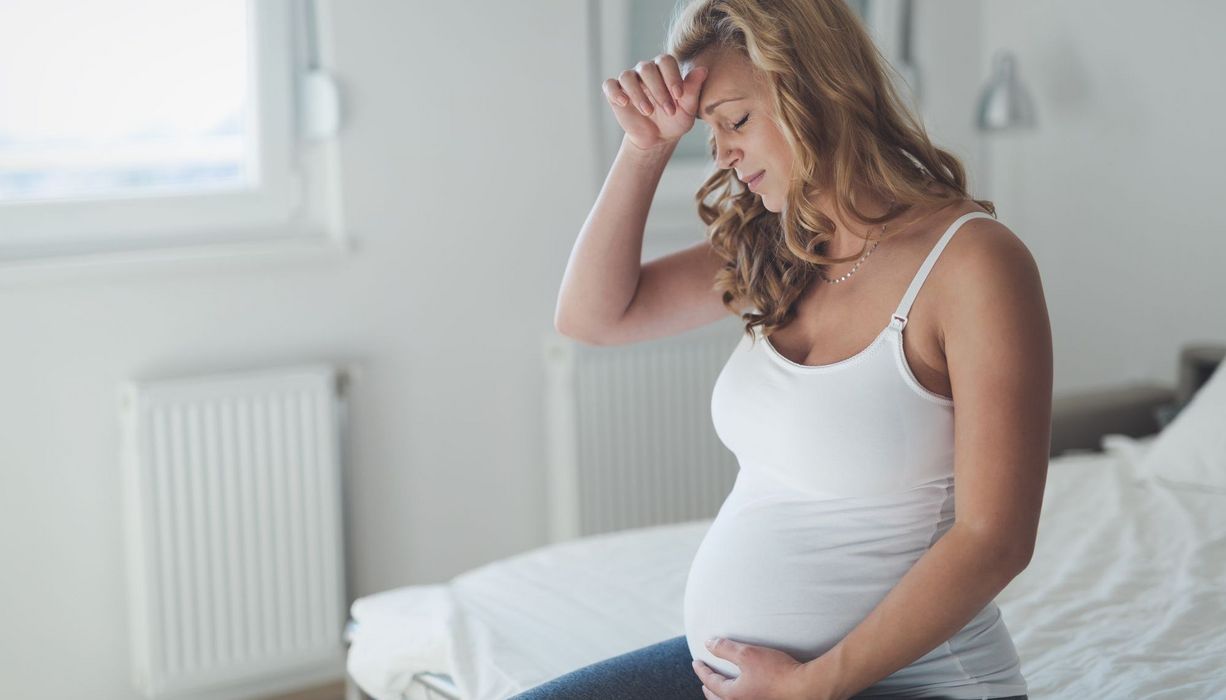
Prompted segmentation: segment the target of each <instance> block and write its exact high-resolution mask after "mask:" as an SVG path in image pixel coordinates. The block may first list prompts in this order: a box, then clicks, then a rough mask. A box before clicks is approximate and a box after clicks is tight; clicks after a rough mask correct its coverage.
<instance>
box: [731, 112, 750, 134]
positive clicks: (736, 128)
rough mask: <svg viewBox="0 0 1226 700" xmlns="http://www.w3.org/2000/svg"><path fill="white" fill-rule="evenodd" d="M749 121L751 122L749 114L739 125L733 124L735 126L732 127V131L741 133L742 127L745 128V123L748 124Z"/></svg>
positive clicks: (742, 118)
mask: <svg viewBox="0 0 1226 700" xmlns="http://www.w3.org/2000/svg"><path fill="white" fill-rule="evenodd" d="M747 121H749V115H748V114H746V115H745V116H744V117H741V121H739V122H737V123H735V124H733V125H732V130H733V131H740V130H741V127H742V126H745V122H747Z"/></svg>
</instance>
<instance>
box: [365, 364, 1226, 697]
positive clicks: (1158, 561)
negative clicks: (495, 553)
mask: <svg viewBox="0 0 1226 700" xmlns="http://www.w3.org/2000/svg"><path fill="white" fill-rule="evenodd" d="M1219 359H1220V358H1219ZM1206 374H1207V373H1206ZM1201 383H1203V387H1202V386H1200V384H1201ZM1184 390H1185V392H1186V394H1187V395H1185V396H1184V398H1183V399H1182V400H1181V401H1180V402H1179V404H1178V408H1180V409H1182V410H1181V411H1179V413H1178V414H1177V415H1175V416H1174V419H1173V420H1172V421H1171V422H1170V424H1169V425H1166V426H1165V427H1163V428H1162V430H1161V431H1160V432H1158V433H1155V434H1151V435H1145V436H1130V435H1126V434H1122V433H1107V434H1105V435H1102V436H1099V437H1100V444H1099V446H1100V447H1101V448H1102V451H1101V452H1082V451H1073V452H1068V453H1065V454H1062V455H1060V456H1056V457H1053V458H1052V459H1051V462H1050V467H1049V470H1048V480H1047V487H1046V491H1045V496H1044V502H1043V511H1042V516H1041V520H1040V525H1039V531H1038V538H1037V541H1036V545H1035V551H1034V556H1033V558H1032V560H1031V563H1030V565H1029V567H1028V568H1027V569H1026V570H1025V571H1023V572H1022V573H1021V574H1020V575H1019V576H1017V577H1016V578H1015V579H1014V580H1013V581H1012V582H1011V583H1010V584H1009V585H1008V587H1007V588H1005V589H1004V590H1003V591H1002V592H1001V593H1000V594H999V595H998V596H997V598H996V602H997V604H998V605H999V607H1000V609H1001V612H1002V614H1003V615H1004V617H1005V620H1006V623H1007V624H1008V625H1009V629H1010V632H1011V633H1012V635H1013V638H1014V641H1015V643H1016V645H1017V648H1018V653H1019V656H1020V657H1021V663H1022V672H1023V674H1024V675H1025V676H1026V679H1027V682H1028V684H1029V693H1030V697H1032V698H1036V699H1037V698H1052V699H1062V698H1068V699H1072V698H1159V699H1160V698H1170V699H1174V698H1180V699H1188V698H1226V663H1224V660H1226V371H1219V372H1216V373H1213V374H1212V376H1211V377H1209V376H1205V377H1202V378H1201V379H1200V380H1199V381H1198V382H1196V383H1195V385H1193V386H1189V387H1185V388H1184ZM1198 390H1199V391H1198ZM1193 394H1195V395H1194V396H1193ZM710 523H711V520H710V519H701V520H694V521H689V522H683V523H675V524H669V525H662V526H653V527H644V528H636V529H632V530H626V531H621V532H615V533H608V534H603V535H598V536H589V537H584V538H580V539H577V540H573V541H568V542H563V543H559V544H554V545H549V546H546V547H541V548H539V549H535V550H532V551H529V552H525V553H522V554H520V555H517V556H513V557H508V558H505V559H501V560H498V561H495V562H492V563H490V564H487V565H484V566H481V567H478V568H476V569H473V570H470V571H467V572H465V573H463V574H461V575H459V576H457V577H455V578H453V579H452V580H451V581H449V582H447V583H445V584H438V585H421V586H408V587H405V588H400V589H396V590H392V591H386V592H383V593H379V594H376V595H372V596H367V597H364V598H360V599H358V600H357V601H355V602H354V604H353V606H352V610H351V613H352V617H351V621H350V625H349V627H348V629H347V640H348V641H349V644H350V649H349V656H348V672H349V677H350V681H351V693H352V695H351V697H352V698H365V697H370V698H375V699H376V700H404V699H409V700H415V699H417V698H426V699H429V698H448V699H455V700H501V699H503V698H506V697H508V696H510V695H513V694H515V693H517V692H520V691H522V690H525V689H527V688H530V687H532V686H534V685H537V684H539V683H542V682H544V681H546V680H548V679H550V678H553V677H556V676H558V675H561V674H563V673H566V672H568V671H571V670H574V669H576V668H579V667H581V666H585V665H587V664H590V663H594V662H596V661H599V660H602V659H605V658H608V657H611V656H614V655H617V654H620V653H623V652H626V651H629V650H631V649H635V648H638V647H641V646H645V645H647V644H651V643H654V642H657V641H660V640H662V639H665V638H668V637H673V636H676V635H679V634H682V633H683V628H682V617H681V610H682V594H683V590H684V585H685V578H686V574H687V572H688V568H689V562H690V560H691V559H692V557H693V555H694V553H695V552H696V551H697V548H698V545H699V543H700V541H701V539H702V536H703V535H704V533H705V532H706V529H707V527H708V526H709V525H710ZM696 682H697V679H696Z"/></svg>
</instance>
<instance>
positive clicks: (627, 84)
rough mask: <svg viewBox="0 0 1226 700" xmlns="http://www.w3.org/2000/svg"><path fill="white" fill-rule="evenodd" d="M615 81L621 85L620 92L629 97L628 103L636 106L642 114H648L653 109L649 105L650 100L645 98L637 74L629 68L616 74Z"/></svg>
mask: <svg viewBox="0 0 1226 700" xmlns="http://www.w3.org/2000/svg"><path fill="white" fill-rule="evenodd" d="M617 83H618V85H620V86H621V89H622V92H624V93H626V96H627V97H629V98H630V104H633V105H634V106H635V107H637V108H638V110H639V111H640V112H642V113H643V116H648V115H650V114H651V113H652V112H653V111H655V109H654V108H653V107H652V106H651V100H649V99H647V95H646V94H645V93H644V92H643V86H642V84H641V83H640V82H639V74H638V73H637V72H636V71H633V70H631V69H629V68H627V69H626V70H624V71H622V72H621V75H618V76H617Z"/></svg>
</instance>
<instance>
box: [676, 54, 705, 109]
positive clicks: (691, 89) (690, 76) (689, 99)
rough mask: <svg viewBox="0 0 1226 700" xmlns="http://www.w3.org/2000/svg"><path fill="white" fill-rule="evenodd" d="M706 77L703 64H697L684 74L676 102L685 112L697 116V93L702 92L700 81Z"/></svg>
mask: <svg viewBox="0 0 1226 700" xmlns="http://www.w3.org/2000/svg"><path fill="white" fill-rule="evenodd" d="M706 79H707V69H706V67H705V66H698V67H697V68H694V69H693V70H691V71H690V72H689V73H687V74H686V76H685V79H684V80H683V81H681V82H682V85H683V86H684V87H683V88H682V94H681V99H680V100H678V104H680V105H681V108H682V109H684V110H685V111H686V113H687V114H692V115H694V116H695V118H697V116H698V95H699V93H701V92H702V82H703V81H704V80H706Z"/></svg>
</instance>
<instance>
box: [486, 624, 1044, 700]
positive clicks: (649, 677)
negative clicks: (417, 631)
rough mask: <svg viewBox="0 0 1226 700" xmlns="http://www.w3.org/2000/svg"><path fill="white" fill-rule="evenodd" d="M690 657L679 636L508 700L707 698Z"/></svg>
mask: <svg viewBox="0 0 1226 700" xmlns="http://www.w3.org/2000/svg"><path fill="white" fill-rule="evenodd" d="M693 661H694V657H692V656H690V647H689V645H687V644H686V643H685V636H684V635H681V636H677V637H673V638H672V639H666V640H664V641H662V642H656V643H655V644H651V645H649V646H645V647H643V648H641V649H635V650H633V651H628V652H626V653H624V654H622V655H620V656H614V657H613V658H611V659H605V660H604V661H598V662H596V663H594V664H590V665H588V666H584V667H583V668H579V669H576V670H574V671H571V672H570V673H567V674H565V675H562V676H558V677H557V678H554V679H553V680H550V681H547V682H545V683H542V684H541V685H538V686H536V687H534V688H529V689H528V690H525V691H524V692H522V693H519V694H518V695H512V696H511V697H510V698H508V699H507V700H706V697H707V696H705V695H703V693H702V681H700V680H698V674H696V673H694V667H693V666H691V665H690V664H691V663H692V662H693ZM875 700H882V696H877V698H875ZM912 700H923V699H912ZM928 700H941V699H940V698H928ZM998 700H1027V696H1025V695H1014V696H1011V697H1008V698H999V699H998Z"/></svg>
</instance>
